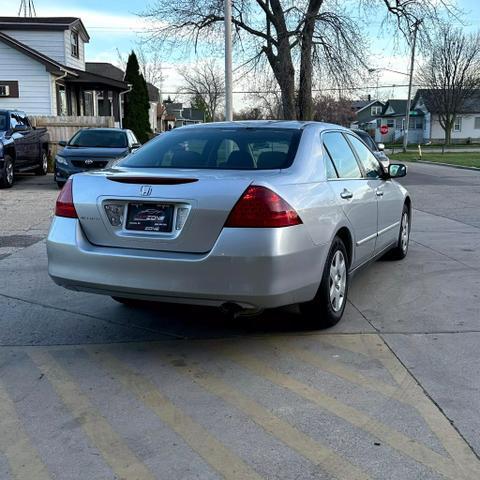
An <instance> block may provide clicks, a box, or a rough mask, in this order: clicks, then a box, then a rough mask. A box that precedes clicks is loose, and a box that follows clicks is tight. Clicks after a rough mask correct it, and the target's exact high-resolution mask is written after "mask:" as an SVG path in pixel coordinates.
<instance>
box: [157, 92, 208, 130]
mask: <svg viewBox="0 0 480 480" xmlns="http://www.w3.org/2000/svg"><path fill="white" fill-rule="evenodd" d="M158 116H159V124H160V125H161V131H163V132H166V131H168V130H171V129H172V128H177V127H183V126H185V125H194V124H197V123H204V122H205V112H203V111H202V110H199V109H198V108H191V107H184V106H183V103H178V102H172V100H170V99H168V100H165V101H164V102H163V104H162V105H161V107H160V108H159V109H158Z"/></svg>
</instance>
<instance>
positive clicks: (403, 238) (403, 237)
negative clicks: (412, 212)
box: [400, 212, 410, 253]
mask: <svg viewBox="0 0 480 480" xmlns="http://www.w3.org/2000/svg"><path fill="white" fill-rule="evenodd" d="M409 235H410V228H409V222H408V213H407V212H404V213H403V215H402V225H401V233H400V243H401V247H402V251H403V252H404V253H405V252H406V251H407V249H408V240H409Z"/></svg>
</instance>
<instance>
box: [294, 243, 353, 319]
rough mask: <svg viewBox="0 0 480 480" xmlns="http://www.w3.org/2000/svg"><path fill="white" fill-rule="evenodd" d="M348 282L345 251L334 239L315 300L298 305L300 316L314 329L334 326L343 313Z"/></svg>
mask: <svg viewBox="0 0 480 480" xmlns="http://www.w3.org/2000/svg"><path fill="white" fill-rule="evenodd" d="M349 281H350V278H349V273H348V255H347V250H346V248H345V244H344V243H343V242H342V240H341V239H340V238H339V237H335V238H334V239H333V242H332V246H331V247H330V251H329V252H328V256H327V260H326V262H325V268H324V270H323V275H322V281H321V283H320V287H319V288H318V291H317V294H316V295H315V298H314V299H313V300H311V301H310V302H307V303H302V304H300V312H301V313H302V315H303V316H304V317H305V318H306V319H307V320H308V321H309V323H310V322H311V323H312V324H313V325H314V326H315V327H316V328H329V327H333V326H334V325H336V324H337V323H338V322H339V321H340V320H341V318H342V316H343V312H344V311H345V306H346V304H347V294H348V285H349ZM331 292H332V293H331Z"/></svg>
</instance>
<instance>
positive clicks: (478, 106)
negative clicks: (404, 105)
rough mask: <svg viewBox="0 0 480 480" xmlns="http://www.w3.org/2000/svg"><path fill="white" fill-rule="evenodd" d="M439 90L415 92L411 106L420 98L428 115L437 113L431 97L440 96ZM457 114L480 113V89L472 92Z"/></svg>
mask: <svg viewBox="0 0 480 480" xmlns="http://www.w3.org/2000/svg"><path fill="white" fill-rule="evenodd" d="M441 93H442V90H441V89H426V88H425V89H424V88H421V89H419V90H417V93H416V94H415V98H414V99H413V105H414V106H416V105H417V103H418V101H419V100H420V98H421V99H422V100H423V103H424V104H425V107H426V108H427V110H428V111H429V112H430V113H438V112H439V109H438V108H437V107H436V106H435V102H433V101H432V96H433V95H435V94H441ZM457 113H460V114H462V113H464V114H465V113H480V89H477V90H474V91H473V93H472V95H471V96H469V97H468V98H467V99H466V100H465V101H464V102H463V105H462V107H461V108H460V111H459V112H457Z"/></svg>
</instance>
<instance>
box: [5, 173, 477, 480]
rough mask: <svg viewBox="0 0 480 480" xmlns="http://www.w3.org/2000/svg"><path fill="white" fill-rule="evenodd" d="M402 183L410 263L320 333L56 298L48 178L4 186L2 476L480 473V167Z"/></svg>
mask: <svg viewBox="0 0 480 480" xmlns="http://www.w3.org/2000/svg"><path fill="white" fill-rule="evenodd" d="M403 183H404V184H406V185H407V186H408V188H409V189H410V191H411V193H412V196H413V201H414V206H415V212H414V213H415V216H414V224H413V233H412V243H411V248H410V252H409V256H408V257H407V259H406V260H404V261H402V262H389V261H378V262H376V263H375V264H373V265H372V266H370V268H368V269H366V270H364V271H363V272H361V273H360V274H359V275H357V276H356V278H355V279H354V282H353V285H352V288H351V291H350V302H349V304H348V307H347V312H346V315H345V318H344V319H343V321H342V322H341V323H340V324H339V325H338V326H336V327H335V328H333V329H330V330H328V331H324V332H314V331H313V332H312V331H309V330H308V328H307V327H306V326H305V325H304V324H302V321H301V318H300V316H299V315H298V314H297V312H296V311H295V309H284V310H279V311H272V312H267V313H266V314H264V315H262V316H261V317H257V318H252V319H241V320H235V321H231V320H227V319H226V318H225V317H223V316H222V315H220V314H219V313H218V312H217V311H216V310H212V309H208V308H193V307H180V306H169V307H167V306H165V305H152V306H148V307H147V306H146V307H142V308H138V309H128V308H125V307H122V306H120V305H118V304H116V303H115V302H113V301H112V300H110V299H109V298H104V297H100V296H95V295H89V294H82V293H75V292H68V291H65V290H63V289H61V288H60V287H57V286H55V285H54V284H53V283H52V282H51V281H50V279H49V278H48V275H47V272H46V255H45V244H44V237H45V235H46V232H47V230H48V225H49V222H50V216H51V213H52V209H53V204H54V200H55V197H56V195H57V194H58V191H57V190H56V186H55V185H54V183H53V180H52V179H51V178H50V177H47V178H39V177H22V178H20V179H19V181H18V183H17V185H16V186H15V188H14V189H12V190H9V191H5V190H4V191H0V479H2V480H3V479H5V480H10V479H28V480H32V479H35V480H36V479H39V480H43V479H47V478H52V479H62V480H63V479H78V480H85V479H88V480H89V479H95V480H96V479H128V480H130V479H142V480H143V479H153V478H156V479H162V480H163V479H166V480H170V479H182V480H183V479H216V478H227V479H242V480H244V479H250V478H254V479H259V478H265V479H331V478H336V479H340V480H352V479H369V478H371V479H382V480H383V479H401V480H404V479H405V480H410V479H442V478H449V479H452V480H460V479H469V480H470V479H471V480H477V479H478V478H480V460H479V457H478V455H479V454H480V435H479V433H478V432H479V431H480V417H479V416H478V412H479V411H480V366H479V365H480V352H479V348H478V345H479V342H480V299H479V296H480V272H479V270H480V255H479V253H478V252H479V250H480V213H479V207H480V173H478V172H473V171H468V170H458V169H453V168H447V167H439V166H431V165H419V164H414V165H411V167H410V173H409V175H408V176H407V177H406V179H404V182H403Z"/></svg>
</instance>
